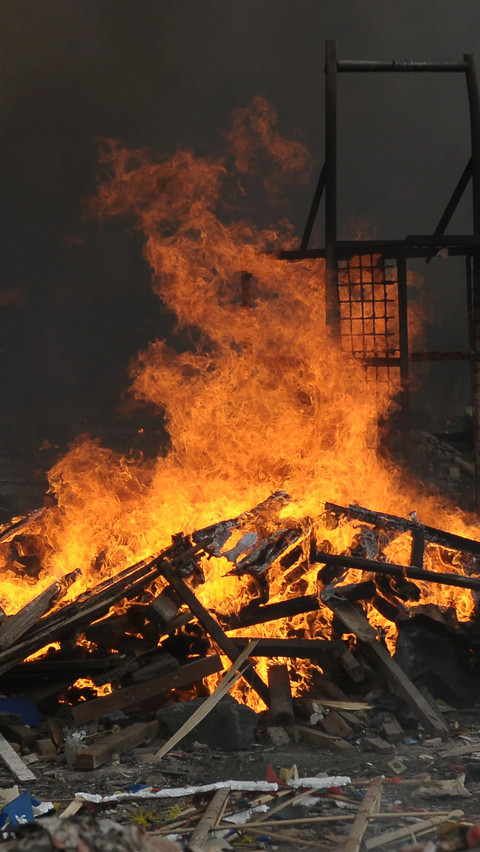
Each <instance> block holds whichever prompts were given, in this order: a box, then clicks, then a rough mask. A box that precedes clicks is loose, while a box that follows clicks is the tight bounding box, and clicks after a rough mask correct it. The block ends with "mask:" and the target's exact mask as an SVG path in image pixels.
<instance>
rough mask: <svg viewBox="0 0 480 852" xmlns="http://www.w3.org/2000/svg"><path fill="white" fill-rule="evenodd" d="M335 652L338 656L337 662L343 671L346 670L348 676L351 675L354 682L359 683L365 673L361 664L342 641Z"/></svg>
mask: <svg viewBox="0 0 480 852" xmlns="http://www.w3.org/2000/svg"><path fill="white" fill-rule="evenodd" d="M336 654H337V656H338V662H339V663H340V665H341V666H342V668H343V669H344V671H346V673H347V674H348V676H349V677H351V679H352V680H353V681H354V683H361V682H362V680H365V673H364V671H363V668H362V666H361V665H360V663H359V662H358V660H356V659H355V657H354V656H353V654H352V653H351V652H350V651H349V650H348V648H347V646H346V645H345V643H344V642H341V643H340V646H339V648H338V650H337V652H336Z"/></svg>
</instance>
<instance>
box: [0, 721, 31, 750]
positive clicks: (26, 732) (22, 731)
mask: <svg viewBox="0 0 480 852" xmlns="http://www.w3.org/2000/svg"><path fill="white" fill-rule="evenodd" d="M0 731H1V733H2V734H3V735H4V736H5V737H7V739H8V741H9V742H10V743H17V744H18V745H19V746H20V748H21V749H22V750H23V749H24V748H30V746H32V745H34V744H35V743H36V741H37V734H36V732H35V731H34V729H33V728H30V727H29V725H22V724H21V725H0Z"/></svg>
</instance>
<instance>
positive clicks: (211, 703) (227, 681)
mask: <svg viewBox="0 0 480 852" xmlns="http://www.w3.org/2000/svg"><path fill="white" fill-rule="evenodd" d="M256 642H257V640H256V639H254V640H253V641H252V642H250V644H249V645H247V647H246V648H244V649H243V651H242V653H241V654H240V656H239V657H238V658H237V659H236V660H235V662H234V663H233V665H231V666H230V668H229V669H228V671H227V672H226V673H225V674H224V676H223V678H222V679H221V681H220V683H218V684H217V686H216V687H215V689H214V691H213V692H212V694H211V695H209V696H208V698H207V699H206V700H205V701H204V702H203V704H201V705H200V707H198V708H197V710H195V712H194V713H192V715H191V716H190V718H189V719H187V721H186V722H185V723H184V724H183V725H182V726H181V728H179V729H178V731H175V733H174V734H172V736H171V737H170V739H169V740H168V742H166V743H165V744H164V745H163V746H162V747H161V749H160V750H159V751H157V753H156V755H155V757H156V758H157V759H158V760H160V759H161V758H162V757H164V756H165V755H166V754H167V752H169V751H170V750H171V749H172V748H173V747H174V746H176V745H177V743H179V742H180V740H182V739H183V738H184V737H185V736H186V735H187V734H189V733H190V731H193V729H194V728H195V727H196V726H197V725H198V724H199V722H201V721H202V719H204V718H205V717H206V716H208V714H209V713H210V710H213V708H214V707H215V705H216V704H218V702H219V701H220V699H221V698H223V696H224V695H226V693H227V692H228V691H229V690H230V689H231V688H232V686H233V685H234V684H235V683H236V682H237V680H238V679H239V678H240V677H241V674H240V673H239V672H238V671H237V670H238V669H239V668H240V666H242V665H243V663H244V662H245V661H246V659H247V657H248V656H249V655H250V654H251V652H252V651H253V650H254V648H255V644H256Z"/></svg>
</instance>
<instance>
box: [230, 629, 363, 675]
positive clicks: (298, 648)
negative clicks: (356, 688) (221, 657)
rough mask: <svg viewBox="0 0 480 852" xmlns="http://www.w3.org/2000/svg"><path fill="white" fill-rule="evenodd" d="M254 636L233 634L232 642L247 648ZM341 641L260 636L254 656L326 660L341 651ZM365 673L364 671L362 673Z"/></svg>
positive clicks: (239, 646) (238, 646)
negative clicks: (265, 637)
mask: <svg viewBox="0 0 480 852" xmlns="http://www.w3.org/2000/svg"><path fill="white" fill-rule="evenodd" d="M254 638H256V637H254V636H233V637H232V642H234V643H235V645H236V646H237V648H239V649H240V648H245V647H246V646H247V645H248V643H249V642H251V641H252V639H254ZM341 644H342V643H341V642H339V641H334V642H332V641H331V640H330V639H270V638H268V639H262V637H258V644H257V647H256V648H255V651H254V652H253V654H252V657H289V658H291V659H297V660H325V659H327V658H328V659H329V660H331V659H332V656H335V655H338V654H339V653H341V652H340V645H341ZM344 647H345V646H344ZM362 674H363V673H362Z"/></svg>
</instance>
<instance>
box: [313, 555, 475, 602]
mask: <svg viewBox="0 0 480 852" xmlns="http://www.w3.org/2000/svg"><path fill="white" fill-rule="evenodd" d="M316 561H317V562H325V563H326V564H327V565H328V564H331V565H342V566H343V567H344V568H354V569H356V570H358V571H370V572H375V573H377V574H388V575H389V576H391V577H408V579H410V580H422V581H425V582H428V583H435V584H436V585H439V586H457V587H458V588H461V589H472V590H475V591H480V577H464V576H463V575H462V574H453V573H452V574H447V573H442V572H440V571H426V570H425V569H424V568H415V567H409V566H407V565H395V564H394V563H392V562H376V561H375V560H374V559H361V558H360V557H358V556H336V555H334V554H333V553H322V552H319V553H317V555H316ZM337 590H338V591H339V592H340V591H341V587H340V588H338V587H337Z"/></svg>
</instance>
